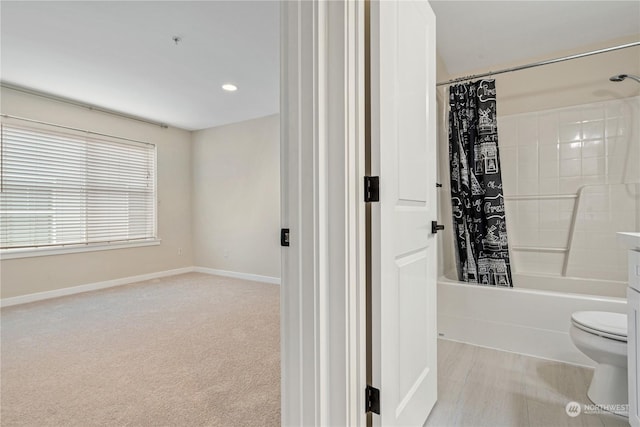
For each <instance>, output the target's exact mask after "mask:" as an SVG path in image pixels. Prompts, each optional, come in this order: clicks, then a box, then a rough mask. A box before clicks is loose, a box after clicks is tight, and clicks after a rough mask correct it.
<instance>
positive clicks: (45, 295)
mask: <svg viewBox="0 0 640 427" xmlns="http://www.w3.org/2000/svg"><path fill="white" fill-rule="evenodd" d="M192 272H198V273H205V274H213V275H216V276H224V277H233V278H236V279H244V280H251V281H254V282H263V283H271V284H274V285H279V284H280V278H279V277H271V276H261V275H259V274H250V273H239V272H237V271H227V270H217V269H215V268H206V267H184V268H176V269H174V270H166V271H158V272H156V273H148V274H140V275H137V276H129V277H122V278H120V279H113V280H105V281H104V282H95V283H88V284H86V285H79V286H71V287H68V288H62V289H55V290H52V291H45V292H37V293H34V294H27V295H20V296H17V297H10V298H2V299H1V300H0V307H9V306H12V305H18V304H26V303H29V302H35V301H41V300H45V299H50V298H57V297H63V296H66V295H74V294H79V293H82V292H89V291H95V290H98V289H105V288H112V287H114V286H121V285H128V284H129V283H135V282H142V281H145V280H151V279H158V278H160V277H169V276H175V275H177V274H184V273H192Z"/></svg>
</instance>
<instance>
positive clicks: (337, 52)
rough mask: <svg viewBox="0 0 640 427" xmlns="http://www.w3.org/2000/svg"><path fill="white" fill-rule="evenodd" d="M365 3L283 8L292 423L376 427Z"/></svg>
mask: <svg viewBox="0 0 640 427" xmlns="http://www.w3.org/2000/svg"><path fill="white" fill-rule="evenodd" d="M364 7H365V5H364V0H354V1H345V2H337V1H322V0H314V1H283V2H281V22H280V26H281V31H282V33H281V110H280V111H281V182H282V183H281V194H282V196H281V198H282V201H281V212H282V213H281V224H282V227H283V228H289V229H290V246H289V247H284V248H282V288H281V357H282V390H281V391H282V425H284V426H307V425H318V426H319V425H335V426H338V425H352V426H364V425H365V423H366V416H365V411H364V388H365V381H366V372H365V369H366V359H365V356H366V348H365V344H366V343H365V331H366V329H365V312H364V310H365V218H364V215H365V206H364V202H363V192H364V191H363V176H364V148H365V145H364V143H365V141H364V129H365V128H364V107H365V104H364V98H365V97H364V90H365V88H364Z"/></svg>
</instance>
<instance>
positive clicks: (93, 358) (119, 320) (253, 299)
mask: <svg viewBox="0 0 640 427" xmlns="http://www.w3.org/2000/svg"><path fill="white" fill-rule="evenodd" d="M279 292H280V289H279V287H278V286H276V285H269V284H263V283H255V282H249V281H243V280H237V279H229V278H224V277H217V276H209V275H205V274H199V273H190V274H184V275H180V276H174V277H169V278H164V279H157V280H150V281H146V282H140V283H137V284H132V285H127V286H121V287H117V288H111V289H106V290H102V291H95V292H89V293H85V294H78V295H74V296H69V297H63V298H57V299H53V300H48V301H42V302H37V303H32V304H25V305H21V306H14V307H8V308H5V309H3V310H2V313H1V322H2V323H1V325H0V327H1V333H2V341H1V357H2V359H1V383H2V388H1V392H2V394H1V401H0V404H1V416H2V418H1V423H2V425H3V426H13V425H28V426H92V425H101V426H107V425H108V426H120V425H132V426H133V425H136V426H204V425H206V426H276V425H280V338H279V336H280V326H279Z"/></svg>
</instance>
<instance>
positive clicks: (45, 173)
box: [0, 124, 156, 249]
mask: <svg viewBox="0 0 640 427" xmlns="http://www.w3.org/2000/svg"><path fill="white" fill-rule="evenodd" d="M0 155H1V158H0V167H1V170H0V248H1V249H24V248H40V247H56V246H72V245H92V244H108V243H122V242H129V241H140V240H148V239H155V238H156V188H155V187H156V185H155V183H156V178H155V174H156V150H155V145H153V144H146V143H135V142H128V141H126V142H124V141H123V142H119V141H114V140H111V139H106V138H105V139H99V138H95V137H93V136H90V135H84V134H78V135H74V134H72V133H68V134H65V133H59V132H55V131H49V130H48V129H47V130H42V129H36V128H25V127H21V126H15V125H8V124H2V140H1V152H0Z"/></svg>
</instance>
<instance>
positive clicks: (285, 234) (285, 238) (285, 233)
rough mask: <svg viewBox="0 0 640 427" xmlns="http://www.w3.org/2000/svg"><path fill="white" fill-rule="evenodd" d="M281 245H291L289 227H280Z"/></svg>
mask: <svg viewBox="0 0 640 427" xmlns="http://www.w3.org/2000/svg"><path fill="white" fill-rule="evenodd" d="M280 246H289V229H288V228H282V229H280Z"/></svg>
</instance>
